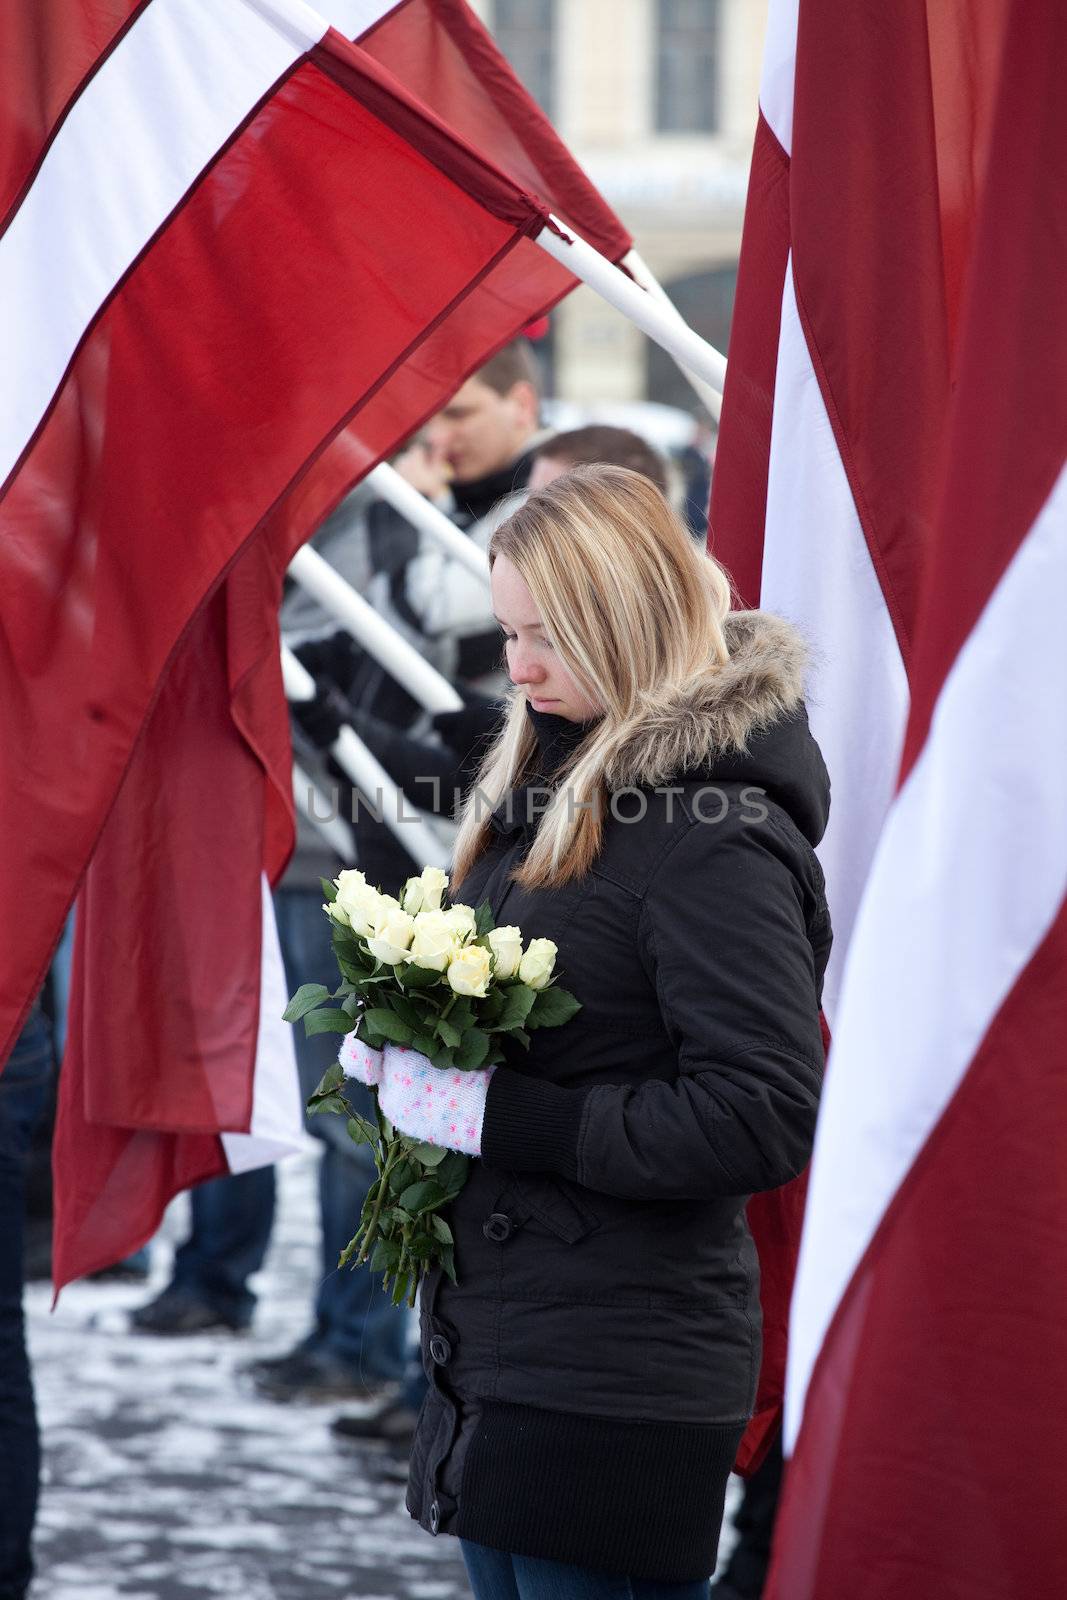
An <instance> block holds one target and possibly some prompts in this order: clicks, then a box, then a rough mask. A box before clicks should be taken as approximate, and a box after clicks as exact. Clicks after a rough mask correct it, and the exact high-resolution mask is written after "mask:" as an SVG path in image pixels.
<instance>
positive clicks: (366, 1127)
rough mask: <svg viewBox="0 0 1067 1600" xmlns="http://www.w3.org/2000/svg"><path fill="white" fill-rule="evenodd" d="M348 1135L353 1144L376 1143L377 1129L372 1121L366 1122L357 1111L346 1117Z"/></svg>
mask: <svg viewBox="0 0 1067 1600" xmlns="http://www.w3.org/2000/svg"><path fill="white" fill-rule="evenodd" d="M348 1137H349V1138H350V1139H351V1140H352V1141H353V1142H354V1143H355V1144H377V1142H378V1130H377V1128H376V1127H375V1126H374V1124H373V1122H368V1121H367V1119H366V1117H361V1116H360V1115H359V1114H358V1112H357V1113H356V1115H355V1116H351V1117H349V1119H348Z"/></svg>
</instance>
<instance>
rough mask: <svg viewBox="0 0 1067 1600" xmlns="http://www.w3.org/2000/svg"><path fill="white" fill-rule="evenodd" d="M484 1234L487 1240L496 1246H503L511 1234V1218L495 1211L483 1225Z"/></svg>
mask: <svg viewBox="0 0 1067 1600" xmlns="http://www.w3.org/2000/svg"><path fill="white" fill-rule="evenodd" d="M482 1232H483V1233H484V1234H485V1237H486V1238H487V1239H492V1241H493V1243H494V1244H503V1242H504V1240H505V1239H507V1238H508V1237H509V1236H510V1234H511V1218H510V1217H506V1216H505V1215H504V1213H503V1212H502V1211H494V1212H493V1215H492V1216H491V1217H487V1218H486V1220H485V1222H484V1223H483V1224H482Z"/></svg>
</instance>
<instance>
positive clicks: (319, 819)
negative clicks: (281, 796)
mask: <svg viewBox="0 0 1067 1600" xmlns="http://www.w3.org/2000/svg"><path fill="white" fill-rule="evenodd" d="M294 659H295V657H294ZM282 670H283V671H284V667H283V669H282ZM294 698H295V697H294ZM300 698H304V697H303V696H301V697H300ZM293 801H294V803H295V805H296V807H297V809H298V810H299V811H301V812H303V814H304V816H305V817H306V818H307V820H308V821H309V822H310V823H311V826H312V827H313V828H315V829H316V830H317V831H318V832H319V833H321V834H322V837H323V838H324V839H325V840H326V843H327V844H328V845H329V847H330V849H331V850H332V851H334V853H335V854H336V855H339V856H340V857H341V860H342V861H343V862H344V864H345V866H346V867H350V866H351V865H352V863H353V862H354V861H355V859H356V858H355V852H354V850H353V848H352V830H351V828H350V827H349V826H348V823H347V822H346V821H345V820H344V818H343V817H335V816H334V815H333V806H332V805H331V803H330V797H329V795H327V794H324V793H323V790H322V787H321V785H319V784H317V783H316V782H315V780H314V778H313V777H312V776H311V774H310V772H305V770H304V768H303V767H302V766H301V765H300V763H299V761H294V762H293Z"/></svg>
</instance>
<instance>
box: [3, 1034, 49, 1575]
mask: <svg viewBox="0 0 1067 1600" xmlns="http://www.w3.org/2000/svg"><path fill="white" fill-rule="evenodd" d="M52 1070H53V1058H52V1039H51V1029H50V1026H49V1024H48V1021H47V1019H46V1018H45V1016H44V1014H43V1012H42V1011H41V1010H40V1007H39V1005H37V1004H35V1005H34V1008H33V1010H32V1011H31V1013H30V1016H29V1018H28V1020H27V1022H26V1025H25V1027H24V1028H23V1030H22V1033H21V1034H20V1035H19V1038H18V1039H17V1040H16V1042H15V1046H14V1049H13V1050H12V1052H11V1056H10V1058H9V1060H8V1063H7V1066H6V1067H5V1068H4V1070H3V1072H2V1073H0V1600H21V1597H22V1596H23V1595H24V1594H25V1593H26V1591H27V1589H28V1587H29V1583H30V1578H31V1577H32V1574H33V1563H32V1558H31V1552H30V1541H31V1538H32V1534H33V1524H34V1518H35V1516H36V1512H37V1486H38V1478H39V1473H40V1440H39V1436H38V1432H37V1414H36V1410H35V1407H34V1400H33V1381H32V1378H31V1376H30V1366H29V1360H28V1358H27V1354H26V1337H25V1324H24V1320H23V1313H22V1266H23V1261H22V1250H23V1213H24V1210H25V1203H26V1196H25V1177H26V1153H27V1151H28V1149H29V1145H30V1138H31V1135H32V1133H33V1126H34V1123H35V1121H36V1120H37V1117H38V1115H39V1113H40V1111H41V1109H42V1107H43V1106H44V1103H45V1099H46V1097H47V1093H48V1085H49V1082H50V1079H51V1074H52Z"/></svg>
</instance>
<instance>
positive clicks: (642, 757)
mask: <svg viewBox="0 0 1067 1600" xmlns="http://www.w3.org/2000/svg"><path fill="white" fill-rule="evenodd" d="M724 633H725V636H726V645H727V649H728V650H729V652H730V659H729V661H728V662H727V664H726V665H725V666H722V667H712V668H709V669H708V670H707V671H705V672H702V673H701V674H700V675H699V676H697V677H694V678H691V679H690V680H689V681H688V682H687V683H685V684H683V685H681V686H675V687H672V688H664V689H653V690H649V691H648V692H647V693H646V695H645V696H644V699H643V704H642V706H641V709H640V710H639V712H638V713H637V714H636V716H635V717H634V718H633V719H632V720H631V723H630V724H629V726H628V727H627V728H625V729H623V730H621V740H620V743H619V745H618V747H617V749H616V751H615V753H614V755H613V756H612V758H611V759H610V761H609V763H608V765H607V768H606V770H605V779H606V781H607V784H608V787H609V789H623V788H628V787H630V786H634V787H642V786H648V787H652V788H655V787H656V786H658V785H663V784H668V783H672V782H676V781H677V780H678V779H679V778H681V777H689V778H692V777H701V778H704V779H705V780H706V781H707V782H709V783H713V782H715V781H716V780H717V781H719V782H722V783H725V782H731V783H747V784H751V785H753V786H754V787H758V788H763V789H766V790H767V791H768V793H769V794H770V795H771V796H772V798H774V799H775V800H777V802H778V803H779V804H780V805H782V806H783V807H784V808H785V809H786V810H787V811H788V812H789V813H790V815H791V816H792V818H793V820H794V821H795V822H796V824H797V826H798V827H799V828H800V829H801V831H802V832H803V833H804V834H805V836H806V837H807V838H808V840H809V841H810V842H811V843H812V844H817V843H818V841H819V840H820V839H821V838H822V836H823V833H824V832H825V830H826V822H827V817H828V815H829V808H830V780H829V777H828V775H827V772H826V767H825V764H824V762H823V759H822V755H821V753H820V751H819V747H818V745H817V744H816V743H815V740H814V739H813V738H812V735H811V732H810V730H809V728H808V719H807V713H806V711H805V708H804V700H803V693H804V673H805V669H806V666H807V661H808V651H807V647H806V645H805V643H804V641H803V639H802V638H801V636H800V634H799V633H798V632H797V630H796V629H795V628H794V627H793V626H792V624H791V623H789V622H786V621H785V620H784V618H782V617H777V616H774V615H773V614H772V613H770V612H767V611H733V612H731V613H730V614H729V616H728V617H727V618H726V621H725V623H724Z"/></svg>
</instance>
